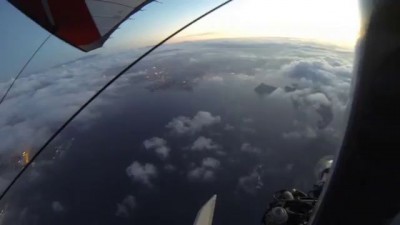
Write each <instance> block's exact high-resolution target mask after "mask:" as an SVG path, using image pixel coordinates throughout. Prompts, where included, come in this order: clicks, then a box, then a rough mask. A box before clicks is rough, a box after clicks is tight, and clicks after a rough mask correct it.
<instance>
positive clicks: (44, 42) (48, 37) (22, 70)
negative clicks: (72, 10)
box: [0, 34, 52, 105]
mask: <svg viewBox="0 0 400 225" xmlns="http://www.w3.org/2000/svg"><path fill="white" fill-rule="evenodd" d="M51 36H52V35H51V34H49V35H48V36H47V37H46V39H44V41H43V42H42V43H41V44H40V45H39V47H38V48H37V49H36V50H35V51H34V52H33V54H32V55H31V57H30V58H29V59H28V61H26V63H25V64H24V66H23V67H22V68H21V69H20V70H19V72H18V74H17V76H15V78H14V80H13V81H12V82H11V84H10V86H8V89H7V91H6V92H5V93H4V95H3V97H1V100H0V105H1V104H2V103H3V101H4V100H5V99H6V97H7V95H8V93H9V92H10V90H11V88H12V87H13V86H14V84H15V82H16V81H17V80H18V78H19V76H21V74H22V72H24V70H25V68H26V67H27V66H28V65H29V63H30V62H31V61H32V59H33V58H35V56H36V54H37V53H38V52H39V51H40V49H41V48H42V47H43V45H44V44H46V42H47V41H48V40H49V39H50V37H51Z"/></svg>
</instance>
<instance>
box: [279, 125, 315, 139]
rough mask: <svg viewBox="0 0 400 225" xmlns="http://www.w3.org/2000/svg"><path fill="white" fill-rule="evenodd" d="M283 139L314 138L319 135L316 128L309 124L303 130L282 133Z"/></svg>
mask: <svg viewBox="0 0 400 225" xmlns="http://www.w3.org/2000/svg"><path fill="white" fill-rule="evenodd" d="M282 137H283V139H286V140H293V139H312V138H316V137H317V132H316V131H315V129H313V128H311V127H309V126H307V127H305V128H304V129H302V130H297V131H289V132H284V133H283V134H282Z"/></svg>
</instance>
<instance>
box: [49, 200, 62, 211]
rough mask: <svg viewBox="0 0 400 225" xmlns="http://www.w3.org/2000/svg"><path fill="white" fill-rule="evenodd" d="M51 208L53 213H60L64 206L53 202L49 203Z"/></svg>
mask: <svg viewBox="0 0 400 225" xmlns="http://www.w3.org/2000/svg"><path fill="white" fill-rule="evenodd" d="M51 208H52V209H53V211H54V212H56V213H60V212H63V211H64V206H63V205H62V204H61V202H59V201H53V202H52V203H51Z"/></svg>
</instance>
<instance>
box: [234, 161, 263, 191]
mask: <svg viewBox="0 0 400 225" xmlns="http://www.w3.org/2000/svg"><path fill="white" fill-rule="evenodd" d="M260 169H261V166H257V167H256V168H255V169H254V170H253V171H252V172H251V173H250V174H249V175H247V176H243V177H240V178H239V181H238V188H239V189H241V190H243V191H245V192H246V193H249V194H255V193H256V192H257V190H259V189H261V188H262V187H263V186H264V184H263V182H262V180H261V174H260Z"/></svg>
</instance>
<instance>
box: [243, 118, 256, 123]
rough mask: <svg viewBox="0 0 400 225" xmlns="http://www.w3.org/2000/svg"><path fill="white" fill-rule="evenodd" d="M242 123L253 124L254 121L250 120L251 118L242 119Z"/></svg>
mask: <svg viewBox="0 0 400 225" xmlns="http://www.w3.org/2000/svg"><path fill="white" fill-rule="evenodd" d="M243 122H244V123H253V122H254V119H252V118H244V119H243Z"/></svg>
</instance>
